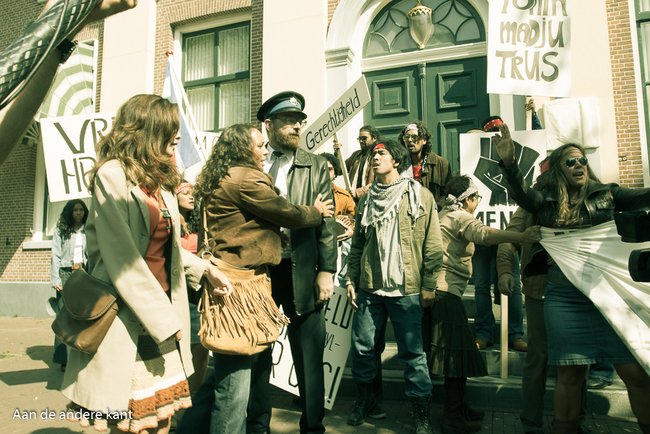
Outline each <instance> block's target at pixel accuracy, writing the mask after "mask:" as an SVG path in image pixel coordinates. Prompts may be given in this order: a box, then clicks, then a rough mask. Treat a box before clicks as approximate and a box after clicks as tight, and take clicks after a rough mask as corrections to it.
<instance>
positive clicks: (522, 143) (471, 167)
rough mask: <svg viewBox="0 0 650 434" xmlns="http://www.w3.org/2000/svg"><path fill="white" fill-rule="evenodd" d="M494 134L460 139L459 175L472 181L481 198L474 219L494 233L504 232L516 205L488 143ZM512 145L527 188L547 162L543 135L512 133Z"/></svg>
mask: <svg viewBox="0 0 650 434" xmlns="http://www.w3.org/2000/svg"><path fill="white" fill-rule="evenodd" d="M494 134H495V133H466V134H461V135H460V150H461V155H460V173H461V174H463V175H468V176H471V177H472V181H473V182H474V183H475V184H476V187H477V188H478V191H479V194H480V195H481V196H482V197H483V199H482V200H481V202H480V203H479V205H478V208H477V209H476V218H477V219H479V220H481V221H482V222H483V224H485V225H488V226H491V227H493V228H496V229H505V228H506V226H508V222H509V221H510V216H511V215H512V214H513V213H514V212H515V210H516V209H517V204H516V203H515V201H514V200H513V199H512V198H511V197H510V195H509V194H508V190H507V187H506V185H505V182H504V179H503V175H502V174H501V169H500V168H499V154H497V151H496V148H495V147H494V146H492V144H491V143H490V138H491V137H492V136H493V135H494ZM511 135H512V139H513V140H514V141H515V157H516V159H517V162H518V164H519V168H520V169H521V171H522V173H523V174H524V179H525V180H526V183H527V184H528V185H532V184H533V183H534V182H535V179H536V178H537V176H539V163H540V162H541V161H542V160H543V159H544V158H546V131H545V130H533V131H511Z"/></svg>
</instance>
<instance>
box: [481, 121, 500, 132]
mask: <svg viewBox="0 0 650 434" xmlns="http://www.w3.org/2000/svg"><path fill="white" fill-rule="evenodd" d="M499 125H503V121H502V120H501V119H492V120H491V121H490V122H487V123H486V124H485V125H483V131H486V132H487V131H490V130H492V129H493V128H496V127H498V126H499Z"/></svg>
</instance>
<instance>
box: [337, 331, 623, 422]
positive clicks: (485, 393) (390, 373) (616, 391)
mask: <svg viewBox="0 0 650 434" xmlns="http://www.w3.org/2000/svg"><path fill="white" fill-rule="evenodd" d="M389 324H390V322H389ZM481 354H482V355H483V356H484V358H485V361H486V364H487V368H488V376H486V377H480V378H470V379H468V382H467V397H468V401H469V402H471V403H472V405H475V406H477V407H483V408H494V409H504V410H505V409H510V410H511V409H517V408H520V407H521V375H522V370H523V366H524V363H525V360H526V353H521V352H518V351H513V350H509V351H508V378H501V377H500V374H501V351H500V350H499V347H498V346H494V347H490V348H487V349H484V350H481ZM350 366H351V363H350V358H348V363H347V366H346V369H345V371H344V376H343V379H342V380H341V386H340V388H339V394H343V395H345V396H354V394H355V393H356V388H355V385H354V382H353V380H352V376H351V371H350ZM382 368H383V369H382V375H383V379H384V396H390V397H396V396H403V394H404V371H403V366H402V364H401V362H400V361H399V359H398V358H397V344H396V343H395V342H394V341H392V342H390V341H389V342H387V343H386V349H385V350H384V352H383V353H382ZM443 382H444V378H443V377H437V376H434V377H432V383H433V401H434V402H435V403H438V404H442V403H443V401H442V400H443V396H444V393H443ZM554 388H555V369H553V367H549V370H548V378H547V382H546V393H545V395H544V401H545V402H544V408H545V409H547V412H549V413H551V412H552V408H553V390H554ZM587 406H588V412H589V413H593V414H598V415H608V416H612V417H633V416H634V415H633V414H632V410H631V408H630V404H629V400H628V398H627V390H626V389H625V385H624V384H623V382H622V381H621V380H620V378H618V376H616V375H615V376H614V382H613V384H612V385H610V386H608V387H606V388H604V389H600V390H589V391H588V392H587Z"/></svg>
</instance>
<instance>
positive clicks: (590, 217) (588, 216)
mask: <svg viewBox="0 0 650 434" xmlns="http://www.w3.org/2000/svg"><path fill="white" fill-rule="evenodd" d="M499 165H500V167H501V172H502V173H503V174H504V175H505V179H506V181H507V186H508V193H510V195H512V197H513V199H514V200H515V202H517V204H518V205H519V206H520V207H522V208H523V209H525V210H526V211H528V212H530V213H532V214H534V215H535V219H536V224H539V225H542V226H546V227H549V228H552V227H558V226H557V224H556V221H555V220H556V218H555V217H556V215H557V209H558V199H557V197H555V194H554V193H550V192H545V191H539V190H536V189H534V188H531V187H528V186H527V185H526V183H525V181H524V177H523V174H522V173H521V170H520V169H519V166H518V165H517V164H516V163H515V164H513V165H512V166H510V167H505V166H504V165H503V162H499ZM649 206H650V188H623V187H619V186H618V185H616V184H601V183H599V182H596V181H592V180H590V181H589V184H588V185H587V192H586V199H585V201H584V204H583V206H582V209H581V210H580V219H579V220H580V221H579V222H578V223H577V224H576V225H574V226H573V227H590V226H596V225H599V224H601V223H605V222H608V221H610V220H613V219H614V214H615V213H616V212H618V211H632V210H637V209H641V208H647V207H649ZM530 256H531V258H532V259H531V261H530V262H529V263H528V264H527V265H526V266H525V267H523V266H522V275H523V277H524V278H525V277H530V276H536V275H543V274H545V273H546V264H547V258H546V252H545V251H544V248H543V247H542V246H541V244H539V243H535V244H534V245H533V247H532V248H531V253H530Z"/></svg>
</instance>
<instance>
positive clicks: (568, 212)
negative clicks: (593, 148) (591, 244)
mask: <svg viewBox="0 0 650 434" xmlns="http://www.w3.org/2000/svg"><path fill="white" fill-rule="evenodd" d="M571 148H575V149H577V150H578V151H580V153H581V154H582V155H586V153H585V149H584V148H583V147H582V146H581V145H578V144H576V143H566V144H564V145H562V146H560V147H558V148H555V149H554V150H553V152H551V155H549V156H548V171H546V172H545V173H543V174H542V175H540V176H539V177H538V178H537V186H536V187H535V188H537V189H539V190H541V191H546V192H550V193H551V194H553V195H555V196H556V197H557V200H558V209H557V212H556V216H555V224H556V225H557V226H558V227H565V226H572V225H574V224H576V223H577V222H578V221H579V218H580V208H581V206H582V204H583V203H584V201H585V194H586V191H587V185H585V186H584V187H583V188H582V189H581V191H580V192H579V195H578V200H577V201H576V202H575V203H572V202H571V200H570V199H571V198H570V194H569V191H568V189H567V184H568V181H567V179H566V177H565V176H564V173H563V172H562V165H563V164H564V160H565V155H566V153H567V152H569V151H570V150H571ZM588 174H589V175H588V176H589V181H590V182H591V181H594V182H600V180H599V179H598V177H597V176H596V174H595V173H594V172H593V170H591V167H588Z"/></svg>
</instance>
